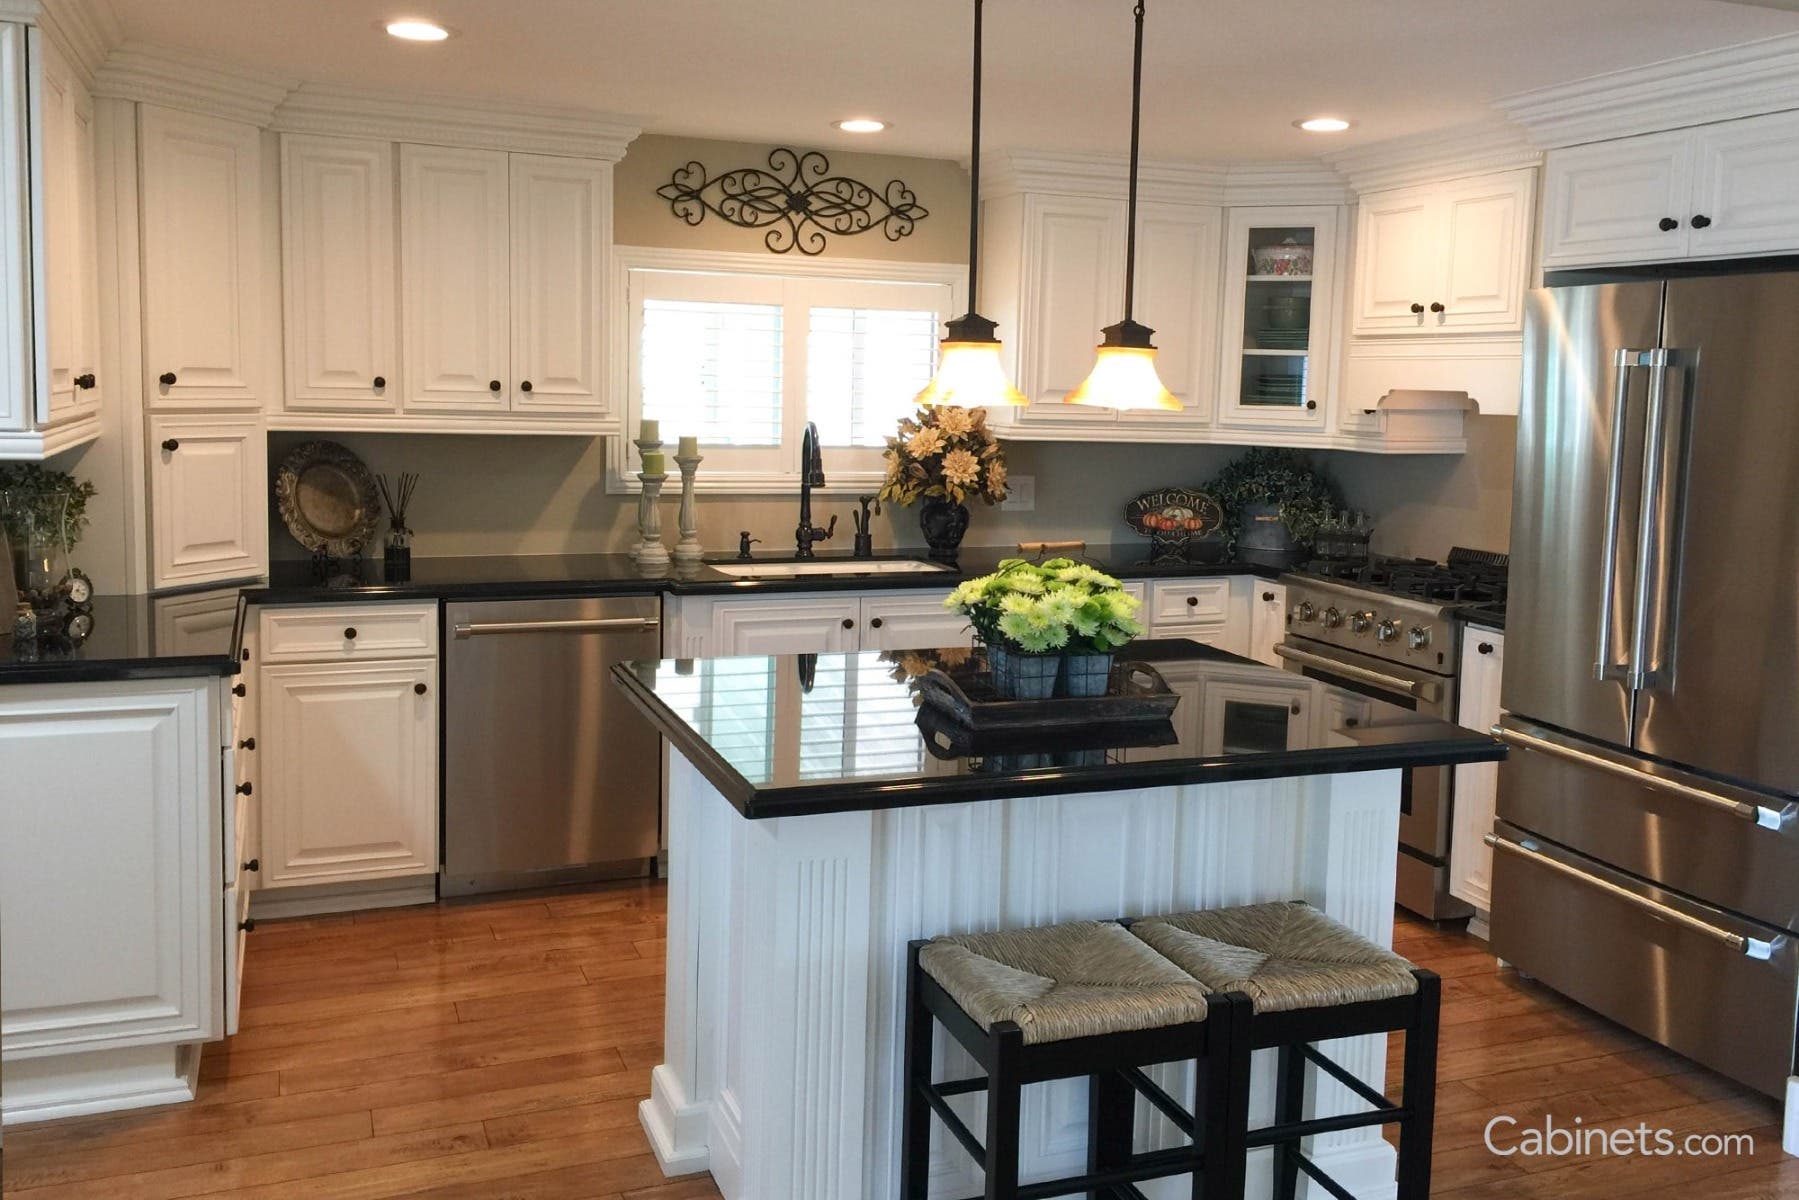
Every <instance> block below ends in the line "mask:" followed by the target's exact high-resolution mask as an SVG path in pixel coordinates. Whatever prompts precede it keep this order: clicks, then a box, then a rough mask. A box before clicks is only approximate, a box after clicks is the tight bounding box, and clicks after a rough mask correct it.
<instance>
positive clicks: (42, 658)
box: [0, 595, 244, 684]
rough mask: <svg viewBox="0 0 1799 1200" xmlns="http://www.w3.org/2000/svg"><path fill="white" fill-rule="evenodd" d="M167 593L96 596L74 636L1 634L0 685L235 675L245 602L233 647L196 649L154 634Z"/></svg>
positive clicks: (239, 606) (236, 628)
mask: <svg viewBox="0 0 1799 1200" xmlns="http://www.w3.org/2000/svg"><path fill="white" fill-rule="evenodd" d="M166 599H168V598H167V597H157V596H149V595H122V596H95V597H94V599H93V602H92V605H91V607H90V608H89V609H88V615H89V616H91V617H92V619H93V620H92V627H91V631H90V632H89V633H88V634H87V636H86V637H83V638H80V639H79V640H77V639H75V638H71V637H67V636H47V637H42V638H39V639H38V640H37V641H36V642H33V643H22V642H20V641H19V640H18V639H17V638H14V637H12V636H10V634H11V631H10V629H9V630H7V631H6V635H5V636H0V684H9V683H89V682H112V681H117V680H125V679H168V678H172V677H178V676H184V675H235V674H236V673H237V669H238V656H237V650H236V647H237V646H239V645H241V644H242V641H243V636H242V626H243V620H244V604H243V602H242V601H241V600H240V601H239V603H238V606H237V619H236V627H235V628H234V630H233V633H232V638H231V646H232V649H231V650H230V651H229V652H226V653H212V654H201V653H195V652H194V650H193V648H192V645H191V643H190V642H189V641H187V640H186V639H180V638H177V637H173V636H170V637H167V638H159V637H158V636H157V631H156V626H157V622H156V609H155V606H156V604H157V602H158V601H159V600H166Z"/></svg>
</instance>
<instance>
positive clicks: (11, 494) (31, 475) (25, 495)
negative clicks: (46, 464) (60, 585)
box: [0, 463, 94, 586]
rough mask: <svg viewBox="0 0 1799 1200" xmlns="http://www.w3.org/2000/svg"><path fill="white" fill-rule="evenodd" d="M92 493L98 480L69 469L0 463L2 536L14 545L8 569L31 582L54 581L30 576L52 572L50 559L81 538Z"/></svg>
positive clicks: (18, 577) (21, 579) (25, 581)
mask: <svg viewBox="0 0 1799 1200" xmlns="http://www.w3.org/2000/svg"><path fill="white" fill-rule="evenodd" d="M93 498H94V485H93V484H91V483H89V482H87V481H86V480H84V479H76V478H75V477H74V476H73V475H70V474H69V473H68V472H66V471H49V470H45V469H44V468H43V467H40V466H38V465H37V464H36V463H0V533H4V535H5V536H4V537H0V542H4V543H6V545H8V546H9V547H11V550H12V553H11V555H10V556H9V561H8V562H7V563H6V569H7V570H9V571H11V572H12V575H13V578H14V579H16V580H18V581H19V582H20V584H21V585H25V584H26V583H27V582H30V583H31V584H32V585H33V586H42V585H43V584H44V583H46V582H49V583H54V582H56V581H55V580H48V581H46V580H44V579H32V578H30V577H32V576H43V575H44V574H45V573H47V572H51V571H52V568H51V564H52V562H54V561H56V560H58V559H59V558H60V557H61V553H62V552H64V551H68V550H73V549H74V548H75V545H76V544H77V543H78V542H80V541H81V535H82V533H83V532H84V531H85V530H86V529H87V522H88V518H87V502H88V501H89V500H92V499H93ZM28 561H29V562H31V563H32V564H33V565H32V566H30V567H29V568H28V566H27V563H28Z"/></svg>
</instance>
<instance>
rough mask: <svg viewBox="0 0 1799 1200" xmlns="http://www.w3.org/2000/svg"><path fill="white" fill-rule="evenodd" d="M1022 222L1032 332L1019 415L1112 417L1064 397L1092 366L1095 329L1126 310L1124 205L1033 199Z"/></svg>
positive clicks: (1026, 307) (1099, 419)
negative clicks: (1024, 402) (1026, 399)
mask: <svg viewBox="0 0 1799 1200" xmlns="http://www.w3.org/2000/svg"><path fill="white" fill-rule="evenodd" d="M1026 224H1027V228H1028V229H1030V230H1031V233H1030V235H1029V236H1028V237H1027V255H1028V258H1027V268H1026V269H1027V274H1028V285H1027V287H1026V289H1025V302H1024V306H1023V307H1024V311H1025V314H1026V316H1025V320H1026V322H1027V323H1028V324H1029V326H1030V332H1029V334H1028V335H1026V336H1025V338H1024V343H1025V345H1026V346H1027V347H1028V350H1027V351H1026V353H1025V354H1023V355H1022V356H1021V359H1022V361H1021V362H1020V364H1019V374H1020V378H1019V380H1018V386H1019V389H1020V390H1021V391H1023V392H1024V393H1025V395H1026V396H1028V397H1029V398H1030V401H1031V406H1030V408H1029V409H1027V410H1026V411H1025V412H1024V413H1022V414H1021V415H1022V416H1023V417H1024V418H1025V419H1026V420H1032V421H1037V420H1058V419H1059V420H1075V421H1084V422H1087V423H1089V424H1092V423H1097V422H1111V421H1115V420H1116V414H1114V413H1110V412H1105V411H1103V410H1097V409H1084V408H1079V407H1074V406H1070V405H1065V404H1063V403H1062V397H1064V396H1065V395H1067V394H1068V393H1069V392H1072V391H1073V390H1074V389H1075V388H1077V387H1079V386H1080V384H1081V381H1082V380H1083V379H1085V378H1087V373H1088V372H1089V371H1091V370H1092V369H1093V361H1094V348H1095V347H1096V346H1098V345H1099V339H1100V332H1099V331H1100V330H1101V329H1102V328H1103V327H1105V326H1107V325H1111V324H1113V323H1114V322H1116V321H1117V320H1118V319H1119V318H1120V317H1122V316H1123V315H1124V314H1123V311H1122V305H1123V303H1124V291H1123V281H1122V275H1121V272H1122V270H1123V266H1124V206H1123V205H1122V204H1119V203H1117V202H1115V201H1111V200H1082V199H1072V198H1064V197H1058V198H1056V199H1055V200H1053V201H1039V200H1035V199H1033V200H1032V202H1031V204H1030V211H1029V212H1028V214H1027V217H1026ZM1032 243H1034V245H1033V244H1032ZM1021 332H1022V331H1021Z"/></svg>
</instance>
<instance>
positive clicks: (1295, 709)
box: [1287, 700, 1302, 717]
mask: <svg viewBox="0 0 1799 1200" xmlns="http://www.w3.org/2000/svg"><path fill="white" fill-rule="evenodd" d="M1287 711H1288V712H1290V713H1292V714H1293V715H1294V716H1296V717H1297V716H1298V715H1299V714H1300V712H1301V711H1302V709H1301V707H1300V703H1299V701H1297V700H1295V701H1294V702H1293V704H1292V707H1290V708H1288V709H1287Z"/></svg>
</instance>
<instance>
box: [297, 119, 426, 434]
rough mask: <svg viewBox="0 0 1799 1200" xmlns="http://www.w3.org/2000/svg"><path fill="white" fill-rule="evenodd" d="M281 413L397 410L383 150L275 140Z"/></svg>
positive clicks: (390, 180)
mask: <svg viewBox="0 0 1799 1200" xmlns="http://www.w3.org/2000/svg"><path fill="white" fill-rule="evenodd" d="M281 230H282V236H281V254H282V265H283V268H284V271H283V284H284V287H285V294H286V309H285V312H284V316H283V323H284V326H285V329H284V332H285V335H286V336H285V340H286V344H287V395H286V404H285V407H286V408H288V409H289V410H306V411H323V412H378V413H391V412H394V411H396V410H397V408H398V404H399V397H400V394H401V390H402V389H401V385H400V346H399V332H398V328H399V327H398V320H397V308H398V301H399V292H398V288H399V280H398V276H397V275H396V274H395V266H394V259H395V232H394V148H393V145H392V143H390V142H378V141H358V140H354V139H350V138H333V137H308V136H296V135H292V134H289V135H286V136H284V137H283V138H282V139H281Z"/></svg>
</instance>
